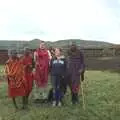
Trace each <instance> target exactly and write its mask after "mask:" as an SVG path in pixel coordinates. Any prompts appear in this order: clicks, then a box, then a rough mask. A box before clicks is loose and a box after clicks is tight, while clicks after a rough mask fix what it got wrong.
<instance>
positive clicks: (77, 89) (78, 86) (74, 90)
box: [72, 84, 80, 93]
mask: <svg viewBox="0 0 120 120" xmlns="http://www.w3.org/2000/svg"><path fill="white" fill-rule="evenodd" d="M79 90H80V85H76V84H74V85H72V92H73V93H78V92H79Z"/></svg>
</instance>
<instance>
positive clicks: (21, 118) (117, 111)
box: [0, 71, 120, 120]
mask: <svg viewBox="0 0 120 120" xmlns="http://www.w3.org/2000/svg"><path fill="white" fill-rule="evenodd" d="M32 94H33V93H32ZM84 94H85V103H86V110H83V108H82V96H81V95H80V104H79V105H77V106H73V105H71V101H70V99H71V98H70V94H69V92H68V94H67V95H66V96H65V98H64V103H65V105H64V106H62V107H60V108H58V107H55V108H53V107H52V106H51V105H48V104H35V103H34V102H33V99H32V97H31V98H30V104H29V110H19V111H17V112H15V110H14V107H13V105H12V101H11V99H9V98H8V97H7V84H6V83H5V82H2V81H0V120H120V75H119V74H118V73H111V72H109V71H87V72H86V76H85V81H84ZM18 102H19V103H20V104H19V105H21V101H20V100H19V99H18Z"/></svg>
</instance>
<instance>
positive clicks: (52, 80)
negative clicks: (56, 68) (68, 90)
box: [51, 76, 56, 106]
mask: <svg viewBox="0 0 120 120" xmlns="http://www.w3.org/2000/svg"><path fill="white" fill-rule="evenodd" d="M51 83H52V88H53V106H56V76H51Z"/></svg>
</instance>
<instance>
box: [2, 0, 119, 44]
mask: <svg viewBox="0 0 120 120" xmlns="http://www.w3.org/2000/svg"><path fill="white" fill-rule="evenodd" d="M35 38H36V39H41V40H45V41H48V40H49V41H56V40H62V39H82V40H97V41H105V42H111V43H116V44H120V0H0V40H32V39H35Z"/></svg>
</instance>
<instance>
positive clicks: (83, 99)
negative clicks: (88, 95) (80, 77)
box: [81, 82, 85, 110]
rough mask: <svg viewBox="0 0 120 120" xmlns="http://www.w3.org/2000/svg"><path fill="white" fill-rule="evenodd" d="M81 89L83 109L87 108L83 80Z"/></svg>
mask: <svg viewBox="0 0 120 120" xmlns="http://www.w3.org/2000/svg"><path fill="white" fill-rule="evenodd" d="M81 91H82V102H83V109H84V110H85V96H84V89H83V82H81Z"/></svg>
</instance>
